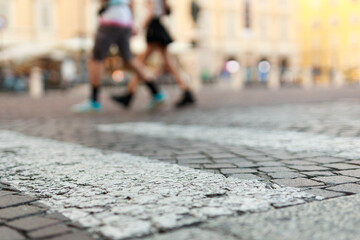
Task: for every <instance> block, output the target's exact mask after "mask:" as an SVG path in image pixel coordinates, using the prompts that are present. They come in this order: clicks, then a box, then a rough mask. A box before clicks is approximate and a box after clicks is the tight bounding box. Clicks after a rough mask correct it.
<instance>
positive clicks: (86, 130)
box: [0, 88, 360, 239]
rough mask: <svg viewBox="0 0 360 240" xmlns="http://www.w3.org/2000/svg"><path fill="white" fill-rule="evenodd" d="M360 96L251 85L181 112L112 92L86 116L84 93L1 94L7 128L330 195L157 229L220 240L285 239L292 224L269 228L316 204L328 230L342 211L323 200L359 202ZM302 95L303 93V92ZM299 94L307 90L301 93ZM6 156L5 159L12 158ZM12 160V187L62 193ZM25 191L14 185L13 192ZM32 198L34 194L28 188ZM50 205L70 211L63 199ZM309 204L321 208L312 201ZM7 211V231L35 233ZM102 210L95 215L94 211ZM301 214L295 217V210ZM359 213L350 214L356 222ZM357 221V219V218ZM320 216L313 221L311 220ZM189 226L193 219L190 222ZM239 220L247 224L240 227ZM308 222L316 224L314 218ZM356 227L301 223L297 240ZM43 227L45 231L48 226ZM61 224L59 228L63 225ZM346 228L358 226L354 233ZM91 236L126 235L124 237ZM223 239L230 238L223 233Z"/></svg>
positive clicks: (0, 221)
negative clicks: (30, 183) (120, 102)
mask: <svg viewBox="0 0 360 240" xmlns="http://www.w3.org/2000/svg"><path fill="white" fill-rule="evenodd" d="M223 94H224V93H223ZM357 94H358V89H356V88H354V89H345V90H328V91H318V90H314V91H309V92H303V91H297V90H285V91H283V92H280V93H272V92H266V91H259V92H256V91H255V92H252V91H250V92H244V93H242V96H240V97H239V96H238V95H237V94H235V93H227V94H226V97H223V98H224V99H223V100H221V101H219V100H218V99H219V98H217V99H216V97H215V99H214V93H213V92H211V91H206V92H204V93H201V94H200V96H199V98H200V104H199V105H200V106H199V107H198V108H194V109H188V110H184V111H179V112H178V111H172V110H169V108H167V109H165V110H163V111H160V112H158V113H155V114H150V113H147V112H145V111H143V110H142V109H143V105H142V103H141V102H140V101H138V102H137V103H136V105H135V110H133V111H130V112H126V111H123V110H119V109H117V108H116V106H113V105H111V103H109V102H107V101H106V100H105V105H106V107H107V110H106V111H105V112H103V113H101V114H96V115H94V114H89V115H80V116H79V115H72V114H70V113H69V112H68V111H67V110H68V109H69V106H70V105H71V104H73V103H76V102H77V101H78V100H80V99H81V98H82V94H78V93H64V94H60V93H52V94H49V96H47V97H46V98H45V99H44V100H43V101H41V102H40V101H34V100H29V99H28V98H27V97H24V96H19V97H13V96H0V129H4V130H11V131H12V132H19V133H22V134H25V135H27V136H38V137H42V138H46V139H55V140H58V141H61V142H68V143H73V144H80V145H83V146H86V147H90V148H96V149H100V150H110V151H112V152H120V154H123V153H128V154H131V156H133V157H135V156H144V157H148V158H150V159H157V160H160V161H161V162H164V163H165V164H168V163H170V164H178V165H182V166H186V167H190V168H193V169H196V170H200V171H201V172H210V173H208V174H212V173H215V175H214V176H221V175H223V176H225V177H230V176H231V177H232V178H231V179H238V181H240V182H241V181H244V180H250V181H254V180H255V181H256V180H259V181H261V182H265V184H270V185H268V186H275V185H271V184H279V185H281V186H285V187H296V188H297V189H301V190H304V191H307V192H308V193H309V194H313V195H315V196H317V197H316V198H314V197H312V198H307V199H306V201H313V200H325V201H320V202H317V201H315V202H314V203H306V204H305V205H300V206H298V207H290V208H285V209H275V210H270V211H269V210H267V211H266V212H264V213H256V214H254V213H251V214H248V213H247V214H245V215H243V216H241V215H242V214H240V215H237V217H231V218H226V219H219V220H211V219H205V220H203V221H200V222H205V224H202V225H196V227H190V228H183V227H180V229H179V230H176V231H173V232H169V233H166V234H161V235H154V236H152V237H151V236H150V237H149V238H156V239H173V238H175V239H189V238H193V239H205V238H207V239H209V238H210V239H220V236H227V237H228V239H289V238H287V237H286V236H289V235H286V234H285V232H286V231H285V230H286V229H287V228H289V226H290V225H286V224H283V225H281V224H278V226H279V228H278V231H284V234H283V235H281V234H280V232H273V235H267V233H269V232H267V231H275V230H274V229H277V228H276V227H274V226H276V223H277V221H280V222H278V223H281V221H283V220H282V219H288V220H289V222H290V223H289V224H293V225H291V227H294V228H295V226H301V227H303V228H304V229H306V228H305V227H304V226H305V225H302V224H303V222H306V219H307V218H311V216H312V215H311V212H317V211H318V216H319V219H318V220H319V222H322V224H323V225H321V226H323V227H324V228H325V226H327V227H328V226H329V224H330V223H329V222H326V220H325V219H326V218H327V216H328V217H334V218H336V216H339V217H340V215H341V214H339V215H336V212H333V213H331V214H329V215H326V214H323V213H321V212H323V211H322V210H321V209H322V207H324V206H325V207H324V208H325V209H326V206H327V205H323V204H328V206H334V207H335V208H336V207H337V208H339V207H338V206H341V203H342V201H344V200H342V199H349V202H353V203H354V205H352V206H349V208H350V207H356V206H357V205H356V204H357V202H358V201H357V198H358V197H357V195H355V194H357V193H359V192H360V154H359V152H358V151H359V150H358V149H359V146H358V145H359V144H360V140H359V138H358V137H359V135H360V124H358V122H359V120H358V119H359V116H360V104H359V103H360V98H358V97H357ZM254 96H256V97H257V100H255V98H254ZM294 96H295V97H296V96H297V97H298V99H297V100H296V99H295V97H294ZM300 96H303V98H302V99H300V98H299V97H300ZM139 99H141V96H140V98H139ZM249 99H250V100H249ZM289 103H291V104H289ZM220 106H221V107H220ZM129 122H135V123H129ZM0 156H1V155H0ZM1 158H3V159H4V156H1ZM34 161H35V160H34ZM104 161H105V160H104ZM4 166H7V165H6V164H4V163H3V164H2V166H0V168H1V167H2V170H1V171H2V172H3V173H6V174H10V173H11V174H10V175H7V176H6V177H4V178H5V180H8V182H9V181H13V182H12V184H11V185H12V186H14V185H16V186H17V187H19V186H22V187H23V188H21V187H19V189H20V190H23V191H25V192H28V193H32V195H31V196H36V197H35V200H36V199H41V200H43V201H45V202H46V199H48V202H47V203H50V205H52V206H56V201H55V200H54V199H52V198H49V197H46V196H45V195H41V194H40V193H36V191H35V190H36V189H37V190H39V189H40V185H36V186H37V188H33V189H29V187H24V185H21V181H25V180H28V179H27V178H26V177H24V175H23V174H22V173H21V171H25V170H24V169H22V170H21V171H20V172H16V171H15V170H11V169H12V168H9V166H7V167H6V168H5V167H4ZM64 168H65V167H64ZM4 170H5V171H4ZM26 171H28V169H27V170H26ZM26 171H25V173H26ZM3 176H4V175H3ZM11 176H12V177H11ZM211 176H213V175H211ZM2 186H5V185H2ZM8 187H9V188H10V186H8ZM2 191H7V190H6V189H3V190H2ZM34 191H35V192H34ZM22 194H23V193H18V192H12V194H11V196H13V195H14V196H17V195H22ZM215 195H216V194H215ZM220 195H221V194H220ZM351 195H354V196H351ZM7 196H8V195H7ZM7 196H4V197H7ZM216 196H218V195H216ZM24 197H25V198H29V197H28V196H26V195H24ZM1 198H2V197H0V203H1ZM5 199H6V198H5ZM30 199H33V198H30ZM49 199H52V200H51V201H50V200H49ZM329 199H330V200H329ZM10 201H13V200H10ZM337 201H338V202H337ZM58 202H60V199H59V200H58ZM299 203H300V202H299ZM25 204H27V205H33V204H34V203H33V202H32V201H30V203H29V201H28V202H25ZM17 205H18V204H16V206H17ZM271 205H272V206H273V207H275V208H282V207H285V206H289V205H293V204H292V201H288V202H287V201H285V202H283V203H282V204H281V203H279V202H278V203H271ZM59 206H60V205H59ZM302 206H305V207H304V208H307V206H314V211H312V210H309V211H304V209H302ZM0 208H1V207H0ZM52 209H55V210H59V211H60V212H62V211H63V209H62V208H61V207H57V208H52ZM310 209H313V208H311V207H310ZM315 209H318V210H315ZM2 210H6V208H5V209H0V225H1V226H2V228H3V229H4V231H5V232H6V234H12V233H14V232H12V231H13V230H16V231H15V233H17V234H20V235H21V236H22V238H29V237H32V236H31V235H29V232H26V231H25V230H21V229H18V228H16V227H13V226H11V225H9V223H8V222H9V220H7V219H4V217H2V215H1V211H2ZM24 211H25V212H26V210H24ZM282 211H283V212H282ZM299 211H300V212H304V213H303V215H301V216H298V215H296V214H297V212H299ZM94 212H95V213H96V209H95V210H94ZM240 212H242V211H240ZM245 212H246V211H245ZM62 213H64V212H62ZM67 213H68V212H66V211H65V215H67V217H70V218H71V219H74V218H73V216H71V214H67ZM33 214H35V213H29V214H22V215H21V216H18V217H16V219H19V220H22V219H23V216H33ZM36 214H41V216H42V217H46V218H48V215H49V213H48V211H40V212H37V213H36ZM91 214H94V213H91ZM282 214H283V215H284V216H283V215H282ZM332 214H333V215H332ZM125 215H126V214H125ZM219 215H220V216H221V215H222V214H219ZM230 215H231V214H230ZM295 215H296V216H297V217H294V216H295ZM50 216H51V214H50ZM232 216H234V214H232ZM351 216H352V215H350V217H349V218H346V219H342V220H344V221H345V222H348V221H351ZM252 219H254V220H252ZM255 219H261V220H259V221H258V223H257V224H256V225H254V227H253V230H251V229H250V228H251V227H249V226H250V224H251V223H252V221H256V220H255ZM269 219H275V220H274V222H273V225H271V224H270V223H269V224H268V225H266V222H268V220H269ZM276 219H278V220H276ZM356 219H357V218H355V217H354V221H355V222H356V221H357V220H356ZM64 221H65V220H64ZM34 222H37V220H36V221H35V220H34ZM75 222H76V221H75ZM195 222H196V221H195ZM315 222H316V221H315V220H314V223H313V224H315ZM69 223H73V224H72V225H74V226H75V227H74V226H68V225H67V224H69ZM54 224H55V226H58V225H57V224H60V225H59V226H61V229H62V230H64V231H61V233H68V232H70V233H71V234H78V235H79V239H81V237H83V236H82V235H81V236H80V234H84V232H81V230H82V228H80V229H79V227H80V226H82V227H86V222H85V223H84V222H82V224H80V225H78V224H74V221H69V220H67V222H66V221H65V223H64V222H63V221H62V222H61V223H60V222H56V223H54ZM54 224H52V227H53V225H54ZM212 224H213V225H212ZM261 224H264V225H263V228H264V231H263V232H262V233H260V232H259V234H255V231H256V229H255V228H256V227H259V228H261V226H262V225H261ZM90 225H91V224H90ZM185 225H186V224H185ZM330 225H331V224H330ZM91 226H92V225H91ZM97 226H98V225H97ZM181 226H184V225H181ZM190 226H193V225H192V224H190ZM215 226H218V228H221V229H218V228H217V227H215ZM226 226H228V227H226ZM236 226H244V227H243V228H237V227H236ZM255 226H256V227H255ZM307 226H311V222H308V225H307ZM351 226H355V225H349V227H348V228H347V227H345V226H344V225H340V226H339V227H338V228H334V231H335V229H337V230H338V232H340V234H339V235H336V236H337V237H336V238H335V237H334V236H335V235H330V234H328V235H327V234H323V235H321V232H319V231H318V232H317V231H316V230H311V231H310V230H309V231H308V233H309V234H310V233H312V235H307V234H308V233H305V232H304V231H303V232H302V231H300V230H301V228H299V229H300V230H299V231H297V232H296V233H294V234H295V235H294V236H293V239H325V237H326V236H327V237H328V238H326V239H354V238H352V237H351V236H354V235H351V234H357V232H356V231H352V229H351ZM87 227H89V226H87ZM38 228H39V229H40V228H41V226H40V227H38ZM65 228H66V229H67V230H65ZM320 228H321V227H320ZM36 229H37V228H36ZM41 229H42V228H41ZM44 229H47V228H44ZM154 229H155V230H154ZM169 229H172V228H169ZM236 229H238V230H236ZM266 229H267V230H266ZM327 229H330V227H328V228H327ZM19 230H21V231H19ZM32 230H33V229H32ZM0 231H1V230H0ZM49 231H50V232H51V231H52V230H49ZM53 231H54V232H56V231H57V229H55V230H53ZM59 231H60V230H59ZM79 231H80V232H79ZM139 231H140V230H139ZM148 231H150V232H151V233H156V232H163V231H164V232H167V230H166V229H165V230H164V229H161V228H148ZM74 232H75V233H74ZM85 232H87V231H85ZM100 232H101V231H100ZM109 232H110V231H109ZM245 232H248V234H245ZM347 232H349V234H350V232H351V234H350V235H347ZM15 233H14V234H15ZM242 233H243V234H242ZM342 233H343V235H341V234H342ZM147 234H149V232H147ZM147 234H145V235H147ZM251 234H253V235H251ZM319 234H320V235H319ZM135 235H136V234H135ZM318 235H319V236H318ZM65 236H66V235H65ZM116 236H117V237H116ZM132 236H133V235H132ZM189 236H190V237H189ZM266 236H268V237H266ZM311 236H315V237H311ZM331 236H332V237H333V238H331ZM93 237H95V238H102V237H112V238H119V236H118V235H114V236H99V235H95V236H93ZM296 237H298V238H296ZM22 238H20V239H22ZM15 239H16V238H15ZM64 239H65V238H64ZM70 239H77V238H70ZM221 239H224V238H222V237H221Z"/></svg>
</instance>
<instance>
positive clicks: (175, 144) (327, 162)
mask: <svg viewBox="0 0 360 240" xmlns="http://www.w3.org/2000/svg"><path fill="white" fill-rule="evenodd" d="M60 100H61V98H58V99H57V101H60ZM50 103H51V104H53V103H55V104H54V105H55V107H54V109H56V108H59V110H58V112H57V113H53V114H52V115H51V116H43V115H42V112H41V111H40V110H37V112H36V116H33V114H34V113H32V112H30V110H29V109H28V108H26V106H25V107H24V106H23V107H22V109H19V108H17V107H16V106H17V105H16V104H14V103H12V104H10V105H9V106H10V107H9V108H6V106H7V105H6V104H3V105H2V111H3V112H5V113H6V114H2V115H0V129H5V130H12V131H15V132H20V133H23V134H26V135H30V136H39V137H44V138H49V139H55V140H59V141H64V142H71V143H76V144H81V145H84V146H88V147H93V148H98V149H103V150H111V151H119V152H125V153H129V154H133V155H138V156H146V157H149V158H152V159H158V160H160V161H164V162H169V163H173V164H180V165H184V166H188V167H191V168H196V169H201V170H204V171H209V172H214V173H219V174H223V175H225V176H227V177H235V178H240V179H259V180H265V181H268V182H270V183H276V184H280V185H283V186H291V187H299V188H303V189H304V190H306V191H308V192H309V193H313V194H315V195H317V196H321V197H323V199H330V198H336V197H342V196H345V195H352V194H358V193H360V157H359V159H341V158H334V157H333V156H330V155H327V154H326V153H311V152H304V153H296V154H295V153H290V152H286V151H275V150H273V149H265V148H261V149H258V148H249V147H233V146H219V145H216V144H212V143H208V142H200V141H198V142H190V141H186V140H181V139H161V138H152V137H146V136H138V135H133V134H127V133H121V134H119V133H106V132H99V131H97V130H96V125H97V124H104V123H119V122H126V121H134V120H136V121H164V122H167V123H172V124H198V123H199V122H203V123H204V124H207V125H216V126H218V125H223V126H241V127H259V126H263V125H266V126H267V127H269V128H271V127H273V128H278V129H285V130H294V131H300V132H311V133H315V134H326V135H330V136H338V137H339V136H342V137H354V136H360V127H359V126H360V125H359V124H358V122H356V121H354V120H348V119H351V117H352V114H351V111H353V107H354V105H351V104H350V107H349V106H346V107H345V108H344V105H341V104H338V105H335V106H331V107H328V108H326V104H323V105H321V104H320V105H319V106H320V107H319V106H316V105H300V106H298V107H296V108H295V112H298V113H301V115H304V116H303V117H300V118H299V117H298V115H299V114H298V115H296V114H295V115H294V116H293V118H292V117H290V119H289V118H287V117H284V114H285V115H286V114H288V113H289V112H291V108H292V107H286V106H285V107H275V108H269V109H266V108H262V109H259V108H256V107H254V108H249V109H246V110H244V111H242V112H241V113H240V114H238V115H236V116H233V115H231V114H229V112H232V111H233V109H230V110H221V111H217V112H213V113H211V115H209V113H206V112H203V111H196V110H195V111H187V112H184V113H181V114H174V113H170V114H165V115H159V116H158V115H154V116H149V115H147V114H136V113H129V114H124V115H121V114H119V113H108V112H106V113H104V114H102V115H91V116H90V115H86V116H76V115H70V114H65V116H62V115H63V114H62V112H64V111H66V110H67V108H66V109H64V108H61V107H59V106H57V104H58V103H57V102H56V101H52V102H50ZM50 103H49V104H50ZM23 104H24V103H23ZM42 104H43V105H44V106H46V104H45V103H42ZM309 106H310V107H309ZM13 109H16V110H17V111H18V112H16V111H15V110H13ZM329 109H330V110H329ZM342 109H345V110H344V111H345V113H346V114H338V116H341V117H339V118H340V119H328V118H329V115H328V113H329V112H336V111H337V112H339V111H340V112H341V111H342ZM254 111H259V112H260V113H262V114H264V115H267V113H268V114H270V115H276V116H280V117H277V118H275V120H274V119H273V120H272V121H267V120H264V121H261V120H259V121H258V120H256V121H254V119H261V118H259V116H258V115H257V114H253V112H254ZM22 112H26V114H23V115H22ZM122 113H123V112H122ZM252 114H253V115H254V116H257V118H252ZM347 115H348V119H346V116H347ZM224 116H229V118H224ZM309 116H310V117H309ZM311 116H314V119H312V118H311ZM281 117H283V118H281ZM189 119H191V120H189ZM239 119H240V120H239ZM294 119H295V120H294ZM0 157H1V156H0ZM37 203H38V201H37V199H35V198H32V197H29V196H24V195H22V194H21V193H19V192H18V191H17V190H16V189H13V188H11V187H10V186H8V185H5V184H1V185H0V236H1V239H50V238H52V239H56V240H65V239H75V240H76V239H84V240H87V239H91V238H90V236H88V235H86V234H85V233H84V232H83V230H82V228H81V226H78V227H76V224H70V223H69V222H68V221H67V220H66V219H61V218H60V217H57V218H54V217H51V214H49V213H47V210H48V209H47V208H46V207H43V206H41V205H39V204H37Z"/></svg>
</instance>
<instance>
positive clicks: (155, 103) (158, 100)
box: [147, 91, 168, 110]
mask: <svg viewBox="0 0 360 240" xmlns="http://www.w3.org/2000/svg"><path fill="white" fill-rule="evenodd" d="M167 99H168V96H167V94H166V92H164V91H162V92H159V93H158V94H156V95H155V96H153V98H152V99H151V102H150V103H149V105H148V106H147V109H148V110H154V109H156V108H158V107H159V106H161V105H163V104H164V103H165V102H166V100H167Z"/></svg>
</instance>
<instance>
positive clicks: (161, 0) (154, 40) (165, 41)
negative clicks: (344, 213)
mask: <svg viewBox="0 0 360 240" xmlns="http://www.w3.org/2000/svg"><path fill="white" fill-rule="evenodd" d="M147 4H148V8H149V14H148V17H147V19H146V21H145V24H144V28H145V29H146V32H147V33H146V42H147V48H146V50H145V52H144V54H143V55H142V56H141V57H140V61H141V62H142V63H144V64H145V63H146V61H147V60H148V59H149V57H150V56H151V55H152V54H153V53H154V52H156V51H158V52H160V54H161V57H162V59H163V61H164V63H165V67H166V69H167V70H168V71H169V72H170V73H171V74H172V75H173V76H174V79H175V81H176V83H177V84H178V86H179V87H180V88H181V89H182V91H183V93H182V97H181V99H180V100H179V101H178V102H177V103H176V104H175V106H176V107H177V108H181V107H185V106H189V105H193V104H195V97H194V94H193V93H192V91H191V89H190V87H189V85H188V84H187V83H186V81H184V79H182V77H181V75H180V73H179V71H178V69H177V68H176V66H175V64H174V59H173V57H172V56H171V55H170V53H169V50H168V46H169V44H170V43H172V42H173V39H172V38H171V36H170V34H169V32H168V31H167V29H166V28H165V27H164V26H163V24H162V23H161V18H162V17H163V16H165V15H168V14H170V8H169V6H168V4H167V2H166V0H148V1H147ZM138 85H139V78H138V77H135V78H133V79H132V80H131V81H130V83H129V85H128V89H127V93H126V94H125V95H113V96H112V100H113V101H115V102H116V103H118V104H120V105H122V106H124V107H126V108H128V107H130V104H131V101H132V99H133V96H134V94H135V92H136V89H137V87H138Z"/></svg>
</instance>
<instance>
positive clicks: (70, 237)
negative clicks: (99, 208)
mask: <svg viewBox="0 0 360 240" xmlns="http://www.w3.org/2000/svg"><path fill="white" fill-rule="evenodd" d="M51 240H93V238H91V237H89V236H88V235H86V234H85V233H71V234H66V235H62V236H59V237H55V238H51Z"/></svg>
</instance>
